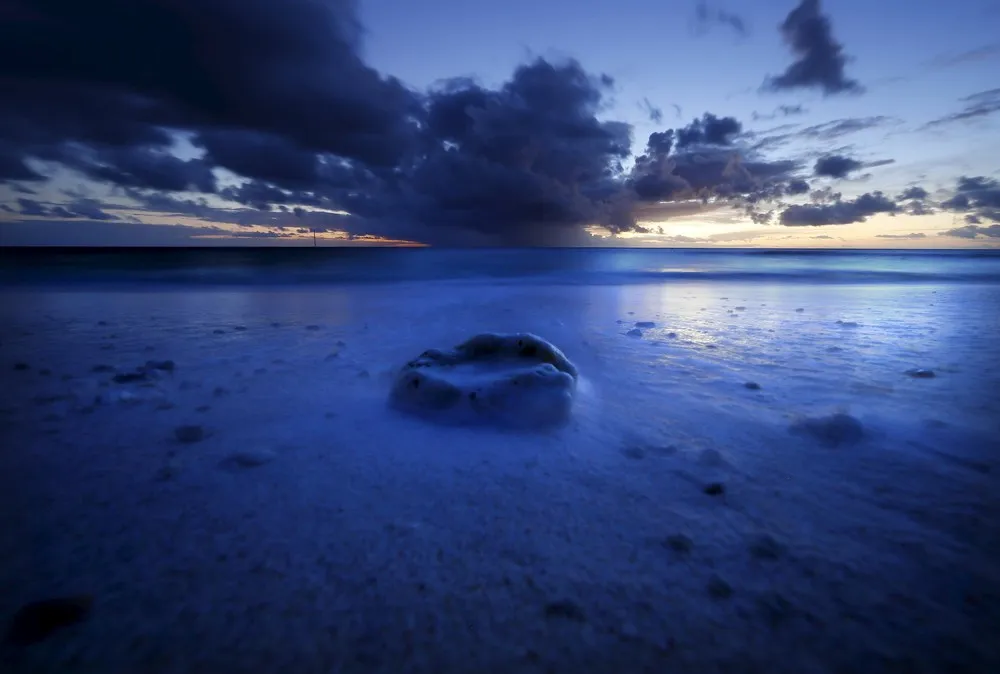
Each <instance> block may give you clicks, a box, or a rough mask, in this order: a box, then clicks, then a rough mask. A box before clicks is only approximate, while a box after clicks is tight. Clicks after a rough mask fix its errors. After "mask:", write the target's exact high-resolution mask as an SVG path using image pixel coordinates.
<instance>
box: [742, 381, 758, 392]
mask: <svg viewBox="0 0 1000 674" xmlns="http://www.w3.org/2000/svg"><path fill="white" fill-rule="evenodd" d="M743 385H744V386H746V387H747V388H748V389H750V390H751V391H759V390H760V384H758V383H757V382H755V381H748V382H747V383H746V384H743Z"/></svg>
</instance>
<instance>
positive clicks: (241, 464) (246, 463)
mask: <svg viewBox="0 0 1000 674" xmlns="http://www.w3.org/2000/svg"><path fill="white" fill-rule="evenodd" d="M277 456H278V455H277V454H275V453H274V452H272V451H271V450H269V449H247V450H242V451H239V452H233V453H232V454H230V455H229V456H227V457H226V458H225V459H223V460H222V462H221V464H220V465H221V466H222V467H224V468H256V467H257V466H263V465H264V464H265V463H269V462H271V461H273V460H274V459H275V458H277Z"/></svg>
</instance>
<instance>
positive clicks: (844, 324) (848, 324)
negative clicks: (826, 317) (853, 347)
mask: <svg viewBox="0 0 1000 674" xmlns="http://www.w3.org/2000/svg"><path fill="white" fill-rule="evenodd" d="M837 325H839V326H840V327H842V328H856V327H858V325H859V323H856V322H855V321H837Z"/></svg>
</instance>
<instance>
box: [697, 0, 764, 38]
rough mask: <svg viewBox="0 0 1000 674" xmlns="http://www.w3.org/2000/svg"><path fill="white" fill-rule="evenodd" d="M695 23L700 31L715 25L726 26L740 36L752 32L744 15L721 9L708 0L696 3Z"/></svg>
mask: <svg viewBox="0 0 1000 674" xmlns="http://www.w3.org/2000/svg"><path fill="white" fill-rule="evenodd" d="M695 23H696V25H697V28H698V30H699V31H700V32H706V31H708V30H710V29H711V28H712V27H714V26H725V27H727V28H729V29H731V30H733V32H735V33H736V34H737V35H738V36H740V37H746V36H747V34H749V32H750V29H749V28H748V27H747V22H746V21H745V20H744V19H743V17H741V16H740V15H738V14H734V13H733V12H729V11H726V10H724V9H720V8H719V7H716V6H714V5H712V4H710V3H709V2H707V0H699V2H698V3H697V4H696V5H695Z"/></svg>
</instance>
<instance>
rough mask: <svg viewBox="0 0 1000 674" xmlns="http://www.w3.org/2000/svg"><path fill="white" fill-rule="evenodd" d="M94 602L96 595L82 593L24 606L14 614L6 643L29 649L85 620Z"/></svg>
mask: <svg viewBox="0 0 1000 674" xmlns="http://www.w3.org/2000/svg"><path fill="white" fill-rule="evenodd" d="M93 603H94V598H93V596H91V595H89V594H83V595H76V596H71V597H57V598H53V599H43V600H41V601H34V602H31V603H29V604H25V605H24V606H22V607H21V608H19V609H18V610H17V613H15V614H14V617H13V619H12V620H11V622H10V627H9V628H8V630H7V637H6V641H7V643H9V644H14V645H17V646H29V645H31V644H34V643H38V642H39V641H43V640H45V639H47V638H48V637H50V636H51V635H52V634H53V633H54V632H55V631H56V630H59V629H62V628H64V627H69V626H71V625H75V624H77V623H80V622H83V621H84V620H86V619H87V618H88V617H89V615H90V609H91V607H92V606H93Z"/></svg>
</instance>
